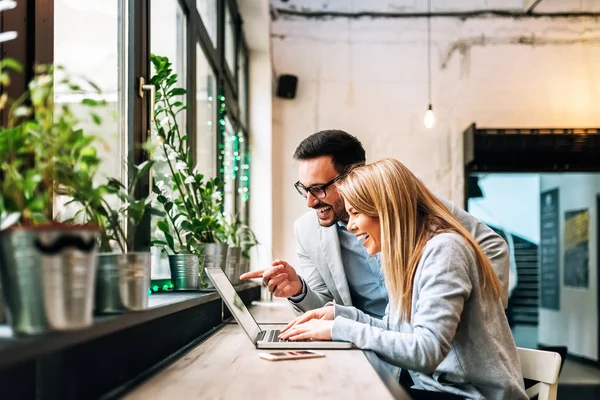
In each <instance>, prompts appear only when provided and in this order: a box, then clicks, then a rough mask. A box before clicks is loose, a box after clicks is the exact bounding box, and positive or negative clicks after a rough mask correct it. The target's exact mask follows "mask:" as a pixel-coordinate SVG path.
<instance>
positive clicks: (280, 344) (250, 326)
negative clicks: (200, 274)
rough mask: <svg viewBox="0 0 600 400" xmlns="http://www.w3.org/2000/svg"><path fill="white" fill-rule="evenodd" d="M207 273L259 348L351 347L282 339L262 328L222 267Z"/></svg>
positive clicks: (348, 344)
mask: <svg viewBox="0 0 600 400" xmlns="http://www.w3.org/2000/svg"><path fill="white" fill-rule="evenodd" d="M205 271H206V274H207V275H208V277H209V279H210V280H211V282H212V283H213V285H214V286H215V288H216V289H217V292H219V294H220V295H221V298H222V299H223V301H224V302H225V304H226V305H227V307H228V308H229V310H230V311H231V314H233V316H234V318H235V319H236V321H237V322H238V324H240V326H241V327H242V329H244V332H246V334H247V335H248V337H249V338H250V340H252V343H254V345H255V346H256V348H258V349H350V348H352V347H353V345H352V343H349V342H337V341H298V342H287V341H280V340H279V338H278V336H279V330H276V329H271V330H266V331H265V330H262V329H261V328H260V326H258V324H257V323H256V320H255V319H254V317H253V316H252V314H250V311H248V308H246V305H245V304H244V302H243V301H242V299H241V298H240V296H239V295H238V293H237V291H236V290H235V288H234V287H233V285H232V284H231V282H230V281H229V278H227V275H225V272H223V270H222V269H221V268H205Z"/></svg>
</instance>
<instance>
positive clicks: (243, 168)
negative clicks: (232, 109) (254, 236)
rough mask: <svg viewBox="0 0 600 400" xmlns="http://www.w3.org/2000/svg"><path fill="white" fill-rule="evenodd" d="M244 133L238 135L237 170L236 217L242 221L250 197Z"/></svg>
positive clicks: (244, 218)
mask: <svg viewBox="0 0 600 400" xmlns="http://www.w3.org/2000/svg"><path fill="white" fill-rule="evenodd" d="M245 136H246V135H245V134H243V133H242V134H240V137H239V140H238V141H239V155H238V157H239V161H238V165H239V171H238V174H237V178H238V209H237V213H238V217H239V218H240V220H242V221H244V222H248V219H249V218H248V211H249V209H248V200H249V199H250V151H249V149H248V140H247V139H246V138H245Z"/></svg>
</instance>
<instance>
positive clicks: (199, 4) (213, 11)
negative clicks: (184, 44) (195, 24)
mask: <svg viewBox="0 0 600 400" xmlns="http://www.w3.org/2000/svg"><path fill="white" fill-rule="evenodd" d="M196 8H198V13H200V18H201V19H202V23H203V24H204V27H205V28H206V30H207V31H208V36H210V40H211V41H212V43H213V46H215V47H216V46H217V0H196Z"/></svg>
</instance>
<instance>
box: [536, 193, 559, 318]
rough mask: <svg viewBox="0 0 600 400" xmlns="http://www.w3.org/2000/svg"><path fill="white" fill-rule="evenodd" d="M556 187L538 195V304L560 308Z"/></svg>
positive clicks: (553, 308)
mask: <svg viewBox="0 0 600 400" xmlns="http://www.w3.org/2000/svg"><path fill="white" fill-rule="evenodd" d="M558 210H559V208H558V189H552V190H548V191H546V192H542V193H541V195H540V306H541V307H542V308H548V309H550V310H558V309H559V308H560V292H559V282H560V278H559V272H558V256H559V254H560V252H559V250H560V249H559V241H558V229H559V228H558Z"/></svg>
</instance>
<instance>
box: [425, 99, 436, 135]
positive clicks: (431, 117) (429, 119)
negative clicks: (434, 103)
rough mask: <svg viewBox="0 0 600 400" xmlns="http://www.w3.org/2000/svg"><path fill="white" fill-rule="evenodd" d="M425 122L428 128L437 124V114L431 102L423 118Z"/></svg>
mask: <svg viewBox="0 0 600 400" xmlns="http://www.w3.org/2000/svg"><path fill="white" fill-rule="evenodd" d="M423 124H424V125H425V128H427V129H431V128H433V127H434V126H435V114H434V113H433V108H432V107H431V104H430V105H429V108H428V109H427V111H426V112H425V117H424V118H423Z"/></svg>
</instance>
